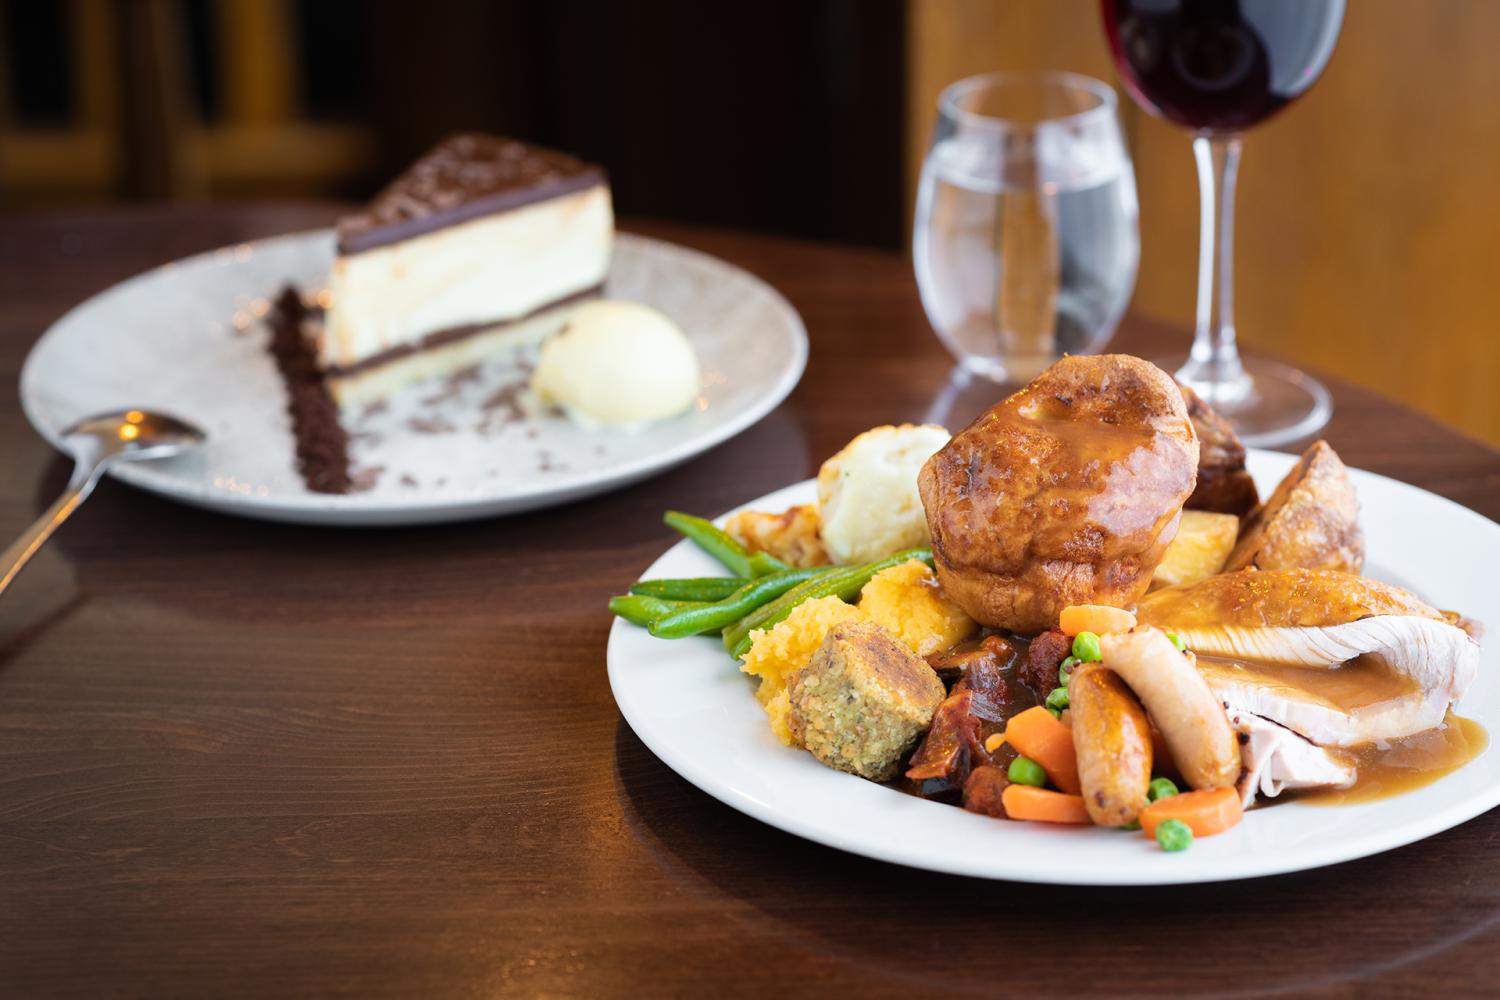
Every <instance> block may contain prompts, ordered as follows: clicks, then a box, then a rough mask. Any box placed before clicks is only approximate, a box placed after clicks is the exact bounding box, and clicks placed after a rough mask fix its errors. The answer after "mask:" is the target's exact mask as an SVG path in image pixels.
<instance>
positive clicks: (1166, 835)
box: [1156, 819, 1193, 851]
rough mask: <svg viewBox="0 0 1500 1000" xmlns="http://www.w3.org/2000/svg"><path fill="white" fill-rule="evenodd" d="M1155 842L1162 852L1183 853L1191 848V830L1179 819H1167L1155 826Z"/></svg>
mask: <svg viewBox="0 0 1500 1000" xmlns="http://www.w3.org/2000/svg"><path fill="white" fill-rule="evenodd" d="M1156 842H1157V843H1158V844H1160V845H1161V849H1162V850H1164V851H1185V850H1187V849H1188V848H1189V847H1191V846H1193V830H1192V828H1191V827H1189V826H1188V825H1187V824H1186V823H1184V822H1183V821H1182V820H1180V819H1168V820H1163V821H1162V822H1160V823H1158V824H1157V825H1156Z"/></svg>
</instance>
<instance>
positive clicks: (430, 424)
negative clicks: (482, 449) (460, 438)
mask: <svg viewBox="0 0 1500 1000" xmlns="http://www.w3.org/2000/svg"><path fill="white" fill-rule="evenodd" d="M406 426H408V427H410V428H411V429H412V430H414V431H416V432H417V433H418V434H452V433H453V432H454V431H456V430H458V428H457V427H455V426H453V425H452V424H450V423H449V422H448V421H446V420H443V419H442V418H441V417H412V418H411V419H410V420H408V421H407V422H406Z"/></svg>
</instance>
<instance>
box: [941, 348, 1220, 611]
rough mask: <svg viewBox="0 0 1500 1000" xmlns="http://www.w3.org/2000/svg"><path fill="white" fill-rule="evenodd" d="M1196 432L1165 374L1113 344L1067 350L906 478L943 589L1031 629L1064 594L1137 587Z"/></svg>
mask: <svg viewBox="0 0 1500 1000" xmlns="http://www.w3.org/2000/svg"><path fill="white" fill-rule="evenodd" d="M1197 466H1198V439H1197V436H1196V434H1195V433H1194V430H1193V425H1192V422H1191V421H1190V420H1189V419H1188V415H1187V408H1186V406H1185V404H1184V402H1183V398H1182V393H1181V392H1180V391H1178V388H1177V384H1176V383H1175V382H1173V381H1172V379H1171V377H1170V376H1168V375H1167V374H1166V373H1165V372H1163V371H1162V370H1161V369H1159V368H1157V367H1156V366H1155V365H1152V364H1149V363H1148V362H1145V361H1142V360H1141V359H1139V358H1134V357H1130V356H1128V355H1122V354H1111V355H1100V356H1094V357H1070V358H1064V359H1062V360H1061V361H1059V362H1057V363H1056V364H1055V365H1053V366H1052V367H1051V368H1048V369H1047V370H1046V371H1045V372H1043V373H1042V374H1041V375H1039V376H1038V377H1037V379H1036V380H1035V381H1034V382H1032V383H1031V384H1030V385H1028V386H1027V387H1026V388H1024V389H1022V390H1021V391H1020V392H1017V393H1016V394H1015V395H1013V396H1011V397H1010V398H1009V399H1006V400H1005V401H1003V402H1001V403H999V404H998V405H996V406H994V407H993V408H991V409H990V410H989V411H987V412H986V413H984V414H983V415H982V416H980V417H979V419H978V420H976V421H974V423H972V424H970V425H969V427H967V428H966V429H965V430H963V431H962V432H960V433H959V434H958V435H957V436H956V437H954V438H953V440H951V441H950V442H948V444H947V445H946V446H944V447H943V449H942V450H941V451H939V452H938V453H937V454H935V455H933V456H932V457H931V458H930V459H928V460H927V463H926V464H925V465H924V466H923V467H922V472H921V475H920V477H919V478H918V485H919V488H920V491H921V495H922V505H923V507H924V508H925V511H926V514H927V524H928V527H929V528H930V530H931V533H932V552H933V557H934V562H935V564H936V567H937V574H938V579H939V581H940V582H941V583H942V586H943V589H944V590H945V591H946V592H947V593H948V595H949V596H950V597H952V598H953V600H955V601H957V602H958V604H959V605H960V606H962V607H963V609H964V610H965V611H967V612H968V613H969V615H970V617H972V618H974V619H975V620H977V621H979V622H980V623H981V624H984V625H988V626H991V627H993V628H1005V629H1010V630H1011V631H1013V632H1021V633H1036V632H1040V631H1042V630H1044V629H1047V628H1051V627H1053V626H1055V625H1056V624H1057V616H1058V612H1060V611H1061V610H1062V609H1063V608H1065V607H1067V606H1068V605H1070V604H1111V605H1115V606H1118V607H1128V606H1129V605H1131V604H1133V603H1134V602H1135V601H1136V599H1137V598H1139V597H1140V596H1141V595H1142V594H1144V593H1145V592H1146V587H1147V586H1148V585H1149V584H1150V582H1151V574H1152V572H1153V571H1154V570H1155V569H1156V564H1157V563H1158V562H1159V561H1160V560H1161V557H1162V552H1163V551H1164V550H1165V549H1166V547H1167V543H1169V542H1170V541H1171V540H1172V537H1173V536H1174V535H1175V534H1176V533H1177V521H1178V516H1179V514H1180V513H1181V511H1182V505H1183V501H1184V500H1186V499H1187V497H1188V495H1189V494H1190V493H1192V491H1193V482H1194V478H1195V473H1196V469H1197Z"/></svg>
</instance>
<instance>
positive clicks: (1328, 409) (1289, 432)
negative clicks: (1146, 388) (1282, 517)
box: [1157, 358, 1333, 448]
mask: <svg viewBox="0 0 1500 1000" xmlns="http://www.w3.org/2000/svg"><path fill="white" fill-rule="evenodd" d="M1157 363H1158V364H1159V365H1161V367H1162V368H1164V369H1166V370H1167V371H1169V372H1178V376H1177V377H1178V378H1179V379H1180V380H1181V381H1183V382H1184V383H1185V384H1187V385H1188V386H1189V387H1190V388H1191V389H1192V390H1193V391H1194V392H1196V393H1197V394H1198V395H1199V396H1201V397H1203V399H1204V401H1205V402H1207V403H1208V405H1210V406H1212V407H1213V408H1214V410H1215V411H1217V412H1218V414H1219V415H1220V416H1222V417H1223V418H1224V419H1225V420H1228V421H1229V423H1230V424H1231V425H1233V427H1234V432H1235V433H1236V434H1238V435H1239V438H1240V440H1241V441H1243V442H1244V443H1245V444H1246V445H1249V446H1251V447H1254V448H1274V447H1276V446H1277V445H1282V444H1287V443H1289V442H1291V441H1296V440H1298V439H1300V438H1305V437H1310V436H1311V435H1313V434H1316V433H1317V432H1318V431H1319V430H1321V429H1322V428H1323V426H1324V425H1325V424H1327V423H1328V418H1329V417H1331V416H1333V397H1331V396H1330V395H1329V394H1328V390H1327V389H1325V388H1324V387H1323V383H1321V382H1319V381H1318V380H1317V379H1315V378H1313V377H1312V376H1311V375H1308V374H1306V373H1305V372H1301V371H1298V370H1297V369H1295V368H1292V367H1289V366H1287V365H1282V364H1277V363H1276V362H1274V361H1265V360H1263V359H1260V358H1245V359H1244V368H1245V373H1246V374H1247V375H1249V376H1250V380H1251V383H1250V391H1249V392H1248V393H1245V392H1236V393H1233V394H1231V395H1229V396H1228V397H1226V395H1225V394H1224V393H1216V392H1215V391H1214V389H1215V386H1214V384H1213V383H1211V382H1197V381H1190V380H1187V379H1183V378H1182V375H1181V372H1180V371H1179V369H1180V368H1181V367H1182V361H1181V360H1180V359H1174V360H1171V361H1160V362H1157Z"/></svg>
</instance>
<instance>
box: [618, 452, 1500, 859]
mask: <svg viewBox="0 0 1500 1000" xmlns="http://www.w3.org/2000/svg"><path fill="white" fill-rule="evenodd" d="M1294 461H1295V459H1294V458H1293V457H1292V456H1289V455H1282V454H1277V453H1274V452H1266V451H1257V450H1252V451H1251V453H1250V459H1249V466H1250V471H1251V472H1252V474H1253V475H1254V476H1255V478H1256V481H1257V483H1258V484H1259V486H1260V488H1261V492H1262V493H1263V494H1264V493H1268V492H1269V491H1270V488H1271V487H1274V486H1275V484H1276V482H1277V481H1278V480H1279V479H1280V478H1281V476H1282V474H1284V473H1285V472H1286V471H1287V470H1288V469H1289V468H1291V466H1292V464H1293V462H1294ZM1352 475H1353V477H1354V483H1355V486H1356V488H1357V490H1358V492H1359V498H1360V502H1361V505H1362V507H1363V518H1362V521H1363V525H1364V529H1365V535H1366V541H1367V547H1368V561H1367V566H1366V573H1367V574H1368V575H1370V576H1373V577H1378V578H1381V579H1384V580H1388V581H1390V582H1393V583H1398V584H1401V585H1404V586H1407V587H1410V588H1412V589H1414V590H1416V591H1417V592H1418V593H1419V594H1421V595H1422V596H1423V597H1425V598H1426V599H1427V600H1428V601H1429V602H1431V603H1433V604H1435V605H1436V606H1438V607H1441V608H1450V609H1454V610H1458V611H1461V612H1463V613H1464V614H1466V615H1468V616H1470V617H1472V618H1477V619H1479V620H1480V621H1483V622H1488V623H1489V624H1491V625H1500V588H1496V587H1495V586H1494V582H1493V581H1494V567H1495V566H1497V565H1500V525H1496V524H1495V523H1494V522H1492V521H1489V520H1488V519H1486V518H1484V517H1481V516H1480V515H1478V514H1476V513H1474V512H1473V511H1471V510H1468V509H1466V508H1464V507H1460V506H1459V505H1458V504H1455V503H1453V502H1451V501H1449V500H1445V499H1443V498H1441V497H1438V496H1434V495H1433V494H1431V493H1428V492H1426V491H1425V490H1420V489H1417V488H1416V487H1414V486H1409V485H1407V484H1405V483H1400V482H1397V481H1395V480H1393V479H1387V478H1386V477H1384V476H1377V475H1375V474H1373V473H1369V472H1362V471H1359V470H1352ZM814 498H815V489H814V483H813V482H812V481H808V482H804V483H799V484H797V485H795V486H790V487H787V488H786V489H783V490H779V491H777V492H776V493H772V494H770V495H769V496H765V497H761V498H760V499H758V500H754V501H752V502H751V503H749V504H747V505H746V506H747V507H750V508H755V509H760V510H780V509H782V508H784V507H786V506H788V505H790V504H794V503H807V502H810V501H812V500H814ZM641 575H642V577H643V578H646V579H650V578H653V577H691V576H703V575H723V570H722V569H721V568H720V567H719V566H718V564H717V563H715V562H714V561H713V560H712V559H711V558H709V557H708V556H707V555H704V554H703V553H702V552H700V551H699V550H698V549H696V548H695V547H693V546H692V544H691V543H689V542H686V541H684V542H680V543H678V544H677V545H675V546H673V547H672V548H671V549H669V550H668V551H667V553H666V554H665V555H663V556H662V557H661V558H660V559H658V560H657V561H656V562H655V563H653V564H652V565H651V566H650V567H648V568H647V569H646V571H645V572H644V573H642V574H641ZM608 657H609V680H610V685H611V687H612V688H613V690H614V696H615V701H616V702H617V703H618V704H619V706H620V712H621V713H622V714H623V715H624V716H625V719H626V721H627V722H629V723H630V726H631V728H632V729H633V730H635V733H636V735H637V736H639V737H640V738H641V740H642V741H643V742H644V743H645V744H646V746H648V747H650V749H651V751H652V752H653V753H655V754H656V755H657V756H658V757H660V758H661V759H662V760H663V761H664V762H665V763H666V764H667V766H669V767H671V768H672V769H673V770H674V771H676V772H677V773H678V774H680V775H682V776H683V777H684V778H686V779H687V780H688V781H690V782H692V783H693V784H695V785H697V786H698V787H699V788H701V789H702V790H703V791H705V792H707V793H708V794H710V795H712V796H714V797H715V798H717V799H719V800H720V801H722V802H724V803H726V804H728V805H730V806H733V807H734V808H736V809H738V810H740V811H741V812H744V813H747V814H749V815H751V816H753V817H755V818H756V819H759V820H762V821H763V822H766V823H769V824H771V825H772V826H775V827H779V828H780V829H782V830H786V831H788V832H790V833H794V834H797V835H798V836H801V837H805V838H807V839H809V840H813V841H817V842H818V843H821V844H826V845H828V846H830V847H836V848H838V849H840V850H845V851H852V852H853V853H855V854H863V855H866V856H868V857H871V858H879V859H881V860H884V861H893V862H896V863H898V864H904V865H911V866H913V867H916V868H928V869H931V870H933V871H941V872H953V873H956V874H960V875H973V876H978V877H981V878H995V879H1012V880H1015V881H1023V882H1049V883H1068V884H1077V885H1162V884H1169V883H1180V882H1213V881H1219V880H1225V879H1238V878H1250V877H1252V876H1257V875H1273V874H1277V873H1280V872H1292V871H1299V870H1302V869H1306V868H1315V867H1318V866H1320V865H1331V864H1336V863H1338V862H1340V861H1349V860H1352V859H1354V858H1360V857H1364V856H1366V855H1369V854H1375V853H1377V852H1379V851H1386V850H1390V849H1391V848H1394V847H1400V846H1402V845H1403V844H1410V843H1412V842H1413V841H1416V840H1421V839H1422V838H1423V837H1429V836H1431V835H1433V834H1435V833H1438V832H1440V831H1442V830H1446V829H1448V828H1449V827H1452V826H1456V825H1457V824H1459V823H1462V822H1463V821H1464V820H1467V819H1470V818H1472V817H1474V816H1477V815H1479V814H1480V813H1482V812H1484V811H1485V810H1487V809H1490V808H1492V807H1493V806H1495V805H1496V804H1497V803H1500V752H1497V751H1496V750H1495V749H1494V748H1493V747H1491V748H1490V749H1488V750H1486V751H1485V752H1484V753H1483V754H1481V755H1480V756H1479V757H1477V758H1476V759H1475V760H1473V761H1471V762H1470V763H1469V764H1468V765H1466V766H1464V767H1462V768H1460V769H1459V770H1457V771H1455V772H1453V773H1452V774H1449V775H1446V776H1444V777H1442V778H1440V779H1438V780H1437V781H1435V782H1434V783H1432V784H1431V785H1428V786H1426V787H1424V788H1421V789H1418V790H1416V791H1412V792H1409V793H1407V794H1404V795H1399V796H1396V797H1394V798H1389V799H1385V800H1382V801H1376V802H1370V803H1365V804H1360V805H1349V806H1315V805H1305V804H1300V803H1297V802H1285V803H1279V804H1276V805H1274V806H1269V807H1265V808H1258V809H1254V810H1252V811H1250V812H1249V813H1248V814H1247V815H1246V816H1245V819H1244V821H1243V822H1242V823H1240V824H1239V825H1238V826H1237V827H1235V828H1234V829H1232V830H1230V831H1228V832H1226V833H1223V834H1220V835H1218V836H1215V837H1207V838H1203V839H1200V840H1198V841H1196V842H1194V844H1193V845H1192V848H1191V849H1190V850H1187V851H1185V852H1182V853H1178V854H1168V853H1166V852H1164V851H1162V850H1160V849H1159V848H1158V847H1157V846H1156V844H1155V842H1154V841H1152V840H1149V839H1147V838H1145V837H1144V836H1142V835H1141V834H1139V833H1136V834H1130V833H1125V832H1122V831H1118V830H1104V829H1100V828H1097V827H1088V828H1072V827H1055V826H1048V825H1046V824H1041V823H1018V822H1012V821H1009V820H1000V819H992V818H990V817H987V816H979V815H975V814H972V813H968V812H965V811H964V810H962V809H960V808H958V807H956V806H951V805H944V804H941V803H937V802H928V801H924V800H922V799H919V798H916V797H914V796H911V795H907V794H904V793H902V792H899V791H897V790H895V789H893V788H888V787H886V786H884V785H878V784H875V783H873V782H869V781H865V780H863V779H861V778H857V777H854V776H853V775H849V774H844V773H841V772H839V771H834V770H831V769H829V768H826V767H824V766H823V765H821V764H819V763H818V762H817V761H815V760H814V759H813V758H812V756H811V755H810V754H808V753H806V752H804V751H802V750H796V749H792V748H789V747H785V746H782V745H781V744H780V743H779V742H778V741H777V739H776V738H775V737H774V736H773V735H771V729H770V726H769V725H767V723H766V715H765V712H764V711H762V710H761V708H760V705H759V704H758V703H757V702H756V700H755V697H754V694H753V691H754V684H755V681H754V679H753V678H751V677H749V676H747V675H745V674H742V673H741V672H740V671H739V669H738V666H737V663H736V661H733V660H731V659H730V658H729V656H728V655H727V654H726V653H725V652H724V649H723V646H722V645H721V644H720V643H719V641H718V639H717V637H713V638H696V639H681V640H676V641H672V642H667V641H662V640H658V639H653V638H651V636H650V635H649V634H647V632H646V631H645V630H644V629H641V628H636V627H634V626H632V625H629V624H627V623H625V622H624V621H618V620H617V621H616V622H615V623H614V628H613V630H612V631H611V632H610V637H609V652H608ZM1457 711H1458V712H1459V714H1460V715H1465V716H1468V717H1470V718H1473V719H1476V720H1478V721H1479V722H1480V723H1481V724H1483V725H1484V726H1485V728H1486V729H1488V730H1489V731H1490V732H1491V733H1500V655H1497V650H1496V649H1495V648H1494V647H1493V646H1485V647H1484V649H1483V664H1482V666H1481V667H1480V670H1479V676H1478V679H1477V680H1476V681H1475V682H1474V685H1473V687H1472V688H1471V689H1470V690H1469V692H1468V694H1467V695H1466V696H1465V698H1464V699H1463V701H1462V702H1460V703H1459V705H1458V707H1457Z"/></svg>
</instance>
